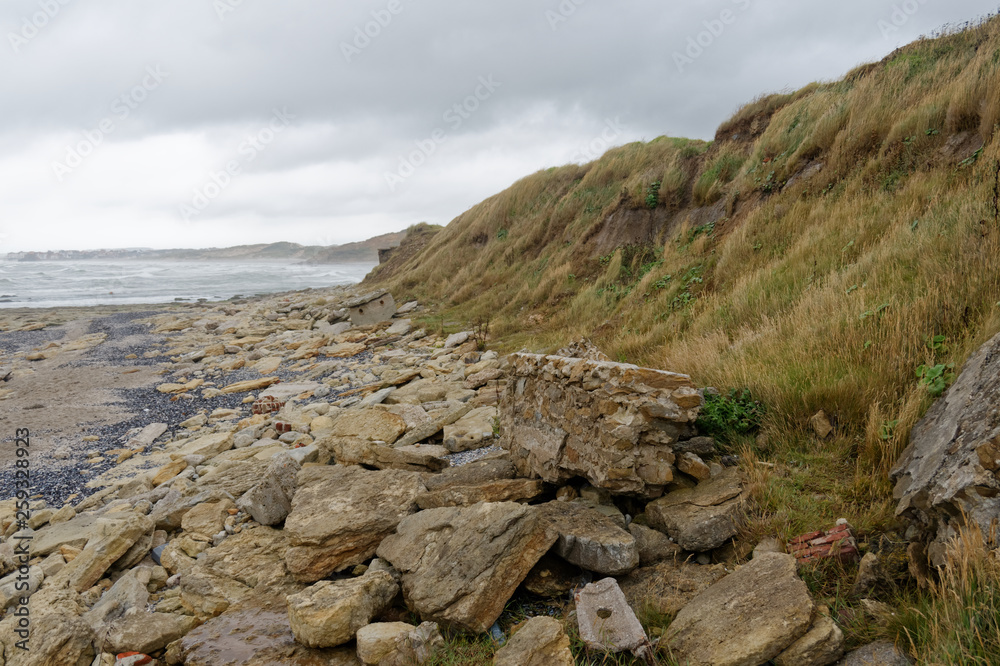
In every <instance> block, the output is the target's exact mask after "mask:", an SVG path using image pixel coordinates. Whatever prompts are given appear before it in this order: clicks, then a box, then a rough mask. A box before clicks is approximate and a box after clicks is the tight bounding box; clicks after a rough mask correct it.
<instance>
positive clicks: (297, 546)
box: [285, 465, 426, 583]
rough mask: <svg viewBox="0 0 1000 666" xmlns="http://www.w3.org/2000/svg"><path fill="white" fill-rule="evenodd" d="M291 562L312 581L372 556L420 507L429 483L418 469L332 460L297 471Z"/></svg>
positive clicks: (290, 521)
mask: <svg viewBox="0 0 1000 666" xmlns="http://www.w3.org/2000/svg"><path fill="white" fill-rule="evenodd" d="M298 486H299V488H298V490H297V491H296V492H295V498H294V499H293V500H292V511H291V513H289V514H288V518H287V519H286V520H285V532H287V533H288V535H289V536H290V538H291V548H289V549H288V552H287V555H286V562H287V565H288V570H289V571H290V572H291V573H292V574H293V575H295V576H296V578H298V579H299V580H300V581H302V582H307V583H312V582H315V581H318V580H320V579H322V578H325V577H326V576H328V575H329V574H331V573H333V572H335V571H340V570H342V569H345V568H347V567H352V566H355V565H358V564H361V563H363V562H365V561H366V560H369V559H371V557H372V556H373V555H374V554H375V549H376V548H378V545H379V544H380V543H381V542H382V539H384V538H385V537H387V536H388V535H390V534H392V532H393V530H395V529H396V525H398V524H399V521H400V520H402V519H403V518H405V517H406V516H408V515H410V514H411V513H414V512H415V511H417V504H416V502H415V499H416V497H417V495H419V494H420V493H422V492H424V491H425V490H426V488H425V487H424V484H423V482H422V481H421V480H420V475H419V474H417V473H415V472H404V471H398V470H384V471H377V472H372V471H368V470H365V469H362V468H360V467H345V466H342V465H327V466H321V467H306V468H304V469H303V470H302V471H301V472H299V476H298Z"/></svg>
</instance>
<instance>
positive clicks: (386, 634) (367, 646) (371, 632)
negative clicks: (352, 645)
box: [357, 622, 416, 664]
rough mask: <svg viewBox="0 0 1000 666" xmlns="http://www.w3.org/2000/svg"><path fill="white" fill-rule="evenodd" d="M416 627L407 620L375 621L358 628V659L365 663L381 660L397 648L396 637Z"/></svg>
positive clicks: (374, 662) (403, 635)
mask: <svg viewBox="0 0 1000 666" xmlns="http://www.w3.org/2000/svg"><path fill="white" fill-rule="evenodd" d="M414 629H416V627H414V626H413V625H412V624H407V623H405V622H375V623H373V624H369V625H368V626H366V627H362V628H361V629H359V630H358V633H357V639H358V659H360V660H361V661H362V662H364V663H365V664H378V663H379V661H380V660H381V659H382V658H383V657H385V656H386V655H388V654H389V653H390V652H393V651H394V650H395V649H396V639H397V638H402V637H405V636H406V635H407V634H409V633H410V632H411V631H413V630H414Z"/></svg>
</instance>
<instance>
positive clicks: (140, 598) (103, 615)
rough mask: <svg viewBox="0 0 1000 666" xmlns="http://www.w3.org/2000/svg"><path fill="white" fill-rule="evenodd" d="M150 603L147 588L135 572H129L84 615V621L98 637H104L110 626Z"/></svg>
mask: <svg viewBox="0 0 1000 666" xmlns="http://www.w3.org/2000/svg"><path fill="white" fill-rule="evenodd" d="M148 601H149V591H148V590H147V589H146V586H145V585H144V584H143V583H142V582H141V581H140V580H139V579H138V576H137V575H136V573H135V572H133V571H129V572H127V573H126V574H125V575H123V576H122V577H121V578H119V579H118V581H117V582H116V583H115V584H114V585H112V586H111V589H109V590H108V591H107V592H105V593H104V595H103V596H102V597H101V599H100V601H98V602H97V603H96V604H94V607H93V608H92V609H90V610H89V611H87V612H86V613H84V615H83V619H84V621H85V622H86V623H87V624H88V625H90V626H91V628H93V630H94V631H95V632H96V633H97V634H98V635H103V634H104V633H105V632H106V631H107V630H108V625H110V624H111V623H112V622H114V621H115V620H118V619H120V618H122V617H124V616H125V615H126V614H127V613H130V612H134V611H135V610H137V609H138V610H143V609H145V607H146V603H147V602H148Z"/></svg>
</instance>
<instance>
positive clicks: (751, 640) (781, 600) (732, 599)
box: [667, 553, 813, 666]
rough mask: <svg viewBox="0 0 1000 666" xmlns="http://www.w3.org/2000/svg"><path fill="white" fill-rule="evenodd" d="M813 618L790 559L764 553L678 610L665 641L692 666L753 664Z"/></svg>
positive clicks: (768, 656)
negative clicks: (702, 665) (701, 665)
mask: <svg viewBox="0 0 1000 666" xmlns="http://www.w3.org/2000/svg"><path fill="white" fill-rule="evenodd" d="M812 619H813V602H812V599H810V598H809V592H808V590H807V589H806V585H805V583H803V582H802V580H801V579H799V577H798V576H797V575H796V571H795V558H794V557H792V556H791V555H782V554H779V553H765V554H764V555H763V556H762V557H759V558H755V559H753V560H750V562H748V563H747V564H745V565H743V566H742V567H741V568H740V569H739V570H737V571H736V572H735V573H732V574H730V575H729V576H726V577H725V578H723V579H722V580H721V581H719V582H718V583H715V584H714V585H712V586H711V587H710V588H708V589H707V590H705V591H704V592H702V593H701V594H699V595H698V596H697V597H695V598H694V600H693V601H691V602H690V603H688V604H687V605H686V606H685V607H684V608H683V609H681V611H680V612H679V613H678V614H677V617H676V618H675V619H674V621H673V623H671V625H670V627H669V629H668V631H667V640H668V642H669V645H670V649H671V651H672V653H673V655H674V657H675V658H676V659H678V660H679V661H680V662H682V663H684V662H687V663H688V664H690V665H691V666H698V665H700V664H704V665H705V666H709V665H711V666H758V665H759V664H763V663H765V662H766V661H768V660H769V659H773V658H774V657H776V656H778V655H779V654H781V653H782V652H783V651H784V650H785V649H787V648H788V647H789V646H790V645H791V644H792V643H794V642H795V641H796V640H798V639H799V638H801V637H802V636H803V635H804V634H805V633H806V631H808V629H809V627H810V625H811V624H812Z"/></svg>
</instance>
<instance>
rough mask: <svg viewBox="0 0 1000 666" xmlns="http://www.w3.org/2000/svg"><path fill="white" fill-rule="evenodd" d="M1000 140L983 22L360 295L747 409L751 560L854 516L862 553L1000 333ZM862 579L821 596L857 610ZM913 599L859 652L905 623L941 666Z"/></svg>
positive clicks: (573, 190)
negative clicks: (936, 412)
mask: <svg viewBox="0 0 1000 666" xmlns="http://www.w3.org/2000/svg"><path fill="white" fill-rule="evenodd" d="M998 129H1000V19H998V18H991V19H987V20H984V21H983V22H981V23H977V24H976V25H973V26H967V27H965V28H964V29H962V30H960V31H948V32H946V33H944V34H941V35H939V36H936V37H934V38H927V39H921V40H919V41H917V42H914V43H912V44H910V45H908V46H906V47H903V48H901V49H898V50H897V51H895V52H893V53H892V54H890V55H889V56H887V57H886V58H885V59H884V60H882V61H881V62H878V63H873V64H868V65H864V66H861V67H858V68H856V69H855V70H853V71H851V72H849V73H848V74H847V75H846V76H844V77H843V78H842V79H841V80H839V81H834V82H823V83H813V84H810V85H808V86H806V87H805V88H802V89H801V90H798V91H795V92H791V93H787V94H775V95H769V96H765V97H761V98H759V99H757V100H754V101H753V102H751V103H749V104H747V105H746V106H744V107H743V108H741V109H740V110H739V111H737V112H736V114H735V115H734V116H733V117H732V118H730V119H729V120H727V121H726V122H724V123H723V124H722V125H721V126H720V127H719V129H718V131H717V133H716V135H715V140H714V141H711V142H704V141H691V140H686V139H677V138H669V137H660V138H658V139H655V140H653V141H650V142H648V143H633V144H628V145H625V146H622V147H619V148H615V149H613V150H610V151H609V152H608V153H607V154H605V155H604V156H603V157H601V158H600V159H598V160H596V161H594V162H592V163H590V164H585V165H568V166H563V167H557V168H551V169H548V170H545V171H540V172H538V173H535V174H533V175H530V176H528V177H526V178H524V179H522V180H520V181H518V182H517V183H515V184H514V185H513V186H511V187H510V188H509V189H507V190H505V191H504V192H501V193H499V194H497V195H495V196H493V197H491V198H489V199H487V200H486V201H484V202H482V203H481V204H479V205H477V206H475V207H473V208H472V209H470V210H469V211H467V212H466V213H464V214H462V215H461V216H459V217H458V218H456V219H455V220H454V221H453V222H451V223H450V224H449V225H448V226H447V227H445V228H443V229H440V230H439V231H436V230H434V229H431V228H428V227H420V228H419V229H417V230H415V231H414V233H413V236H414V237H415V238H417V239H418V240H419V244H420V247H419V248H417V249H415V250H411V251H409V252H405V253H403V254H401V255H400V256H399V257H398V258H396V259H395V260H393V261H390V262H388V263H387V264H384V265H383V266H380V267H379V268H377V269H376V270H375V272H374V273H373V274H372V275H371V276H370V277H369V279H368V281H369V282H375V283H380V284H383V285H385V286H388V287H390V288H391V289H392V290H393V292H394V293H395V294H396V296H397V298H419V299H421V300H423V301H427V302H431V303H434V304H437V305H439V306H440V308H441V311H443V312H444V313H445V314H444V317H443V319H441V320H440V321H441V322H448V321H452V322H460V324H461V325H463V326H465V325H467V324H469V323H472V322H476V321H486V320H488V321H489V326H490V331H491V333H492V335H493V338H494V340H495V341H496V343H497V344H498V345H500V346H502V347H503V348H505V349H509V350H513V349H520V348H529V349H532V350H536V351H548V350H552V349H555V348H557V347H558V346H561V345H562V344H564V343H566V342H568V341H569V340H570V338H572V337H575V336H579V335H584V336H587V337H590V338H591V339H593V340H594V341H595V342H596V343H597V344H598V346H600V347H601V348H602V349H603V350H604V351H605V352H607V353H608V354H609V355H611V356H612V357H613V358H617V359H618V360H621V361H627V362H631V363H638V364H642V365H649V366H653V367H658V368H664V369H669V370H672V371H677V372H684V373H688V374H690V375H692V377H693V378H694V379H695V381H696V382H697V383H698V384H699V385H703V386H709V385H710V386H716V387H718V388H719V389H720V390H722V391H723V393H724V394H725V393H726V392H727V391H728V390H729V389H731V388H735V389H743V388H748V389H749V390H750V392H751V394H752V396H753V399H754V400H756V401H759V402H760V403H761V404H762V405H763V408H764V410H765V412H764V416H763V422H762V423H761V427H760V430H759V431H758V432H756V433H754V434H753V435H751V436H739V435H737V434H735V433H731V434H730V435H731V436H730V437H729V444H730V446H732V447H733V448H734V450H739V451H741V452H742V453H743V456H744V462H745V463H746V465H747V469H748V471H751V472H752V473H753V474H754V476H755V480H756V481H757V482H758V483H757V489H756V498H757V500H758V505H759V509H758V514H757V515H756V516H755V518H754V520H753V521H751V524H750V525H749V526H748V528H747V534H746V535H745V540H746V541H747V542H748V543H750V545H751V547H752V543H753V539H754V538H756V537H757V536H760V535H763V534H765V533H768V534H775V533H777V534H778V535H779V536H781V537H791V536H794V535H795V534H796V533H799V532H803V531H808V530H812V529H820V528H823V527H826V526H829V524H832V522H833V521H834V520H835V519H836V518H838V517H842V516H843V517H847V518H848V519H849V520H850V521H851V522H852V523H853V524H854V525H855V526H856V527H857V528H858V530H859V532H860V534H861V537H862V541H865V540H866V539H867V538H874V536H875V535H877V534H880V533H883V532H886V533H893V531H894V530H896V529H898V525H896V523H895V521H894V518H893V508H894V503H893V501H892V496H891V486H890V484H889V481H888V469H889V468H890V467H891V465H892V464H893V463H894V462H895V460H896V458H897V456H898V454H899V452H900V451H901V450H902V448H903V446H904V445H905V442H906V438H907V436H908V434H909V430H910V428H911V426H912V425H913V423H914V422H915V421H916V420H917V419H918V418H919V417H920V416H921V415H922V414H923V412H924V411H925V410H926V408H927V406H928V405H929V404H930V402H931V401H932V400H933V398H934V397H935V396H936V395H937V394H939V393H940V391H941V390H943V388H944V386H945V385H946V384H947V383H948V382H949V381H950V380H951V379H952V378H953V377H952V368H954V370H956V371H957V370H958V368H959V367H960V366H961V364H962V362H963V361H964V360H965V359H966V358H967V357H968V355H969V354H970V353H972V352H973V351H974V350H975V349H976V348H977V347H978V346H979V345H981V344H982V343H983V342H984V341H986V340H987V339H988V338H990V337H991V336H992V335H994V334H996V333H997V331H1000V144H998ZM406 245H407V244H406V242H404V245H403V247H404V248H405V247H406ZM430 323H432V324H433V323H434V322H430ZM952 364H954V366H952ZM820 409H823V410H825V411H826V412H827V414H829V415H830V416H831V417H832V420H833V421H834V423H835V424H836V426H837V428H836V434H835V437H834V438H833V439H832V440H830V441H826V442H819V441H817V439H816V438H815V436H813V435H812V434H811V432H810V431H809V429H808V427H807V422H808V419H809V417H810V416H812V415H813V414H814V413H816V412H817V411H818V410H820ZM722 436H723V438H725V437H726V435H725V434H724V433H723V435H722ZM757 461H763V462H765V463H767V464H765V465H758V464H756V462H757ZM994 573H995V571H994ZM848 578H849V576H846V577H845V576H840V575H823V576H817V577H816V580H815V581H812V584H813V585H814V590H815V591H816V592H817V593H818V594H821V595H825V596H827V597H829V598H830V599H832V601H831V603H833V604H834V605H835V606H838V605H840V606H842V607H843V608H851V607H853V606H852V604H855V603H856V601H855V600H851V599H850V598H849V595H847V594H846V592H845V590H846V589H849V583H850V581H849V580H847V579H848ZM845 581H847V582H846V586H847V587H845V588H841V585H843V584H845ZM994 582H995V581H994ZM910 594H911V592H906V591H897V594H896V595H895V596H893V597H892V598H890V599H889V601H890V603H891V604H892V605H894V606H895V607H897V608H898V609H900V610H901V611H903V612H902V613H900V614H898V615H897V618H898V617H904V618H909V619H906V620H905V622H904V621H899V620H897V621H896V623H895V624H892V623H889V624H879V623H872V622H870V621H869V620H866V619H864V617H865V616H864V613H862V612H860V611H858V612H857V613H853V614H850V613H848V614H847V615H845V617H855V618H857V619H856V622H855V624H850V623H849V626H848V627H847V628H846V629H847V631H848V633H849V635H850V636H851V637H852V640H854V641H856V642H860V641H861V640H863V639H865V638H869V637H872V636H877V635H882V636H887V637H889V638H897V637H904V639H905V632H903V630H902V629H903V628H904V627H903V624H905V623H910V624H909V625H907V626H908V627H909V629H910V630H911V633H912V634H913V635H914V636H919V637H920V638H918V639H915V640H916V642H917V643H918V646H917V647H918V649H924V648H926V649H927V650H929V651H928V652H926V653H925V656H926V657H927V658H928V659H931V660H932V661H929V662H927V663H937V662H933V659H945V661H946V662H947V661H948V660H949V659H951V657H948V656H947V655H946V653H943V652H938V653H934V652H933V650H942V649H945V648H943V647H942V646H943V645H945V644H946V643H947V640H945V638H944V637H943V636H942V635H939V634H937V633H934V632H932V629H933V627H931V626H930V625H929V624H928V623H929V622H930V620H928V617H933V615H934V614H935V613H939V614H940V615H941V616H942V617H943V614H944V608H945V607H944V606H943V605H934V604H939V603H940V604H943V603H944V601H943V599H945V597H947V595H943V596H942V597H940V598H937V601H934V599H935V598H934V597H924V596H920V595H922V594H923V593H917V592H912V594H916V595H918V596H913V597H911V596H907V595H910ZM959 594H960V593H959V592H956V596H955V598H958V596H957V595H959ZM994 596H995V595H994ZM949 598H950V597H949ZM994 601H996V600H995V599H994ZM927 604H931V605H930V606H928V605H927ZM960 605H961V604H959V606H960ZM918 607H919V608H922V609H923V610H924V615H923V616H920V615H918V614H917V615H915V614H914V613H915V611H913V610H912V609H914V608H918ZM935 608H936V609H937V610H934V609H935ZM907 609H910V610H907ZM841 610H842V609H841ZM986 612H988V613H993V614H994V615H996V613H997V612H998V610H997V608H996V607H995V606H994V607H992V608H991V609H989V610H988V611H986ZM920 617H922V618H923V619H922V620H920V619H919V618H920ZM914 618H917V619H914ZM900 622H903V624H900ZM939 629H940V630H941V631H946V629H945V628H942V627H939ZM921 631H923V632H924V633H923V634H921V633H920V632H921ZM956 640H957V639H956ZM973 640H974V639H973ZM921 646H923V647H921ZM960 649H965V648H961V646H960ZM970 649H971V648H970ZM934 654H937V655H938V656H937V657H934V656H933V655H934ZM947 654H951V653H947ZM954 654H960V653H954ZM970 654H971V653H970ZM941 655H946V656H944V657H942V656H941ZM942 663H944V662H942ZM948 663H959V662H948ZM962 663H987V662H974V661H969V662H962Z"/></svg>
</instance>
